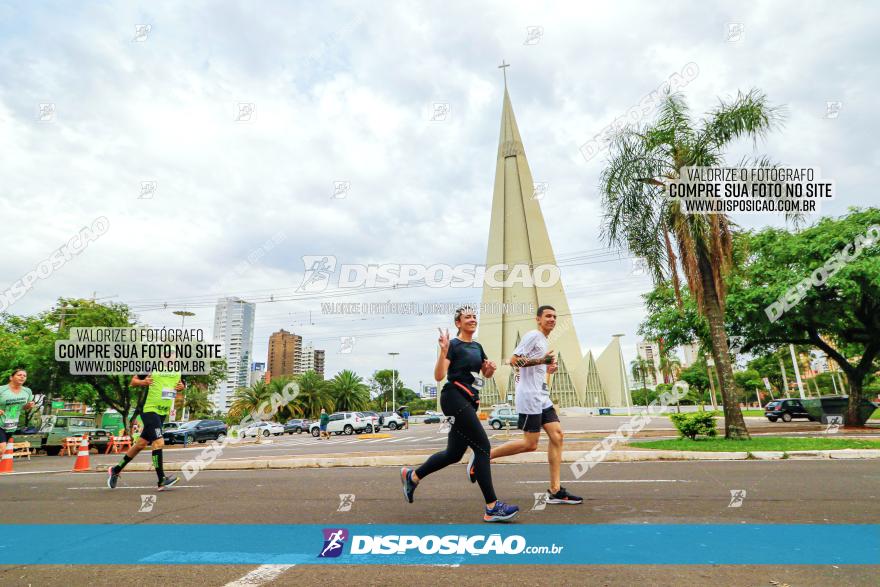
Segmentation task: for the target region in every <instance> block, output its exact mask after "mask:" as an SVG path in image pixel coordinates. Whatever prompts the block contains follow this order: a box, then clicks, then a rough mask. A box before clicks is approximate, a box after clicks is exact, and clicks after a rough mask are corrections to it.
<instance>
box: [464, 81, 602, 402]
mask: <svg viewBox="0 0 880 587" xmlns="http://www.w3.org/2000/svg"><path fill="white" fill-rule="evenodd" d="M534 194H535V187H534V181H533V179H532V172H531V170H530V169H529V162H528V160H527V159H526V153H525V149H524V148H523V142H522V138H521V137H520V134H519V128H518V127H517V124H516V117H514V115H513V106H512V105H511V103H510V95H509V94H508V92H507V83H506V81H505V87H504V103H503V106H502V109H501V133H500V136H499V138H498V157H497V162H496V166H495V188H494V193H493V197H492V214H491V223H490V226H489V246H488V252H487V253H486V267H487V274H488V272H489V270H490V269H491V268H492V267H493V266H499V265H507V269H506V270H505V271H498V272H497V273H495V274H494V275H493V276H490V277H492V278H494V279H495V280H496V281H498V282H503V281H505V280H508V279H510V283H509V284H508V285H507V286H503V287H493V286H491V285H490V284H489V280H488V279H487V283H485V284H484V285H483V298H482V301H483V307H482V311H481V312H480V326H479V328H480V331H479V340H480V344H482V345H483V348H484V349H485V350H486V354H487V355H488V356H489V358H490V359H491V360H493V361H495V362H496V363H498V366H499V368H498V371H496V373H495V376H494V382H493V384H492V385H490V386H487V389H486V390H484V397H485V401H484V402H483V405H485V406H489V405H491V404H492V403H498V401H500V402H505V401H507V399H508V397H507V396H508V394H513V393H514V390H513V386H512V385H511V383H510V382H511V381H512V377H511V368H510V367H509V366H507V365H502V363H503V361H506V360H507V359H509V358H510V356H511V355H512V354H513V350H514V349H515V348H516V344H517V341H518V340H519V339H520V338H521V337H522V336H523V335H524V334H525V333H526V332H528V331H529V330H534V329H535V328H536V323H535V314H534V312H525V313H522V308H527V307H528V306H529V305H530V304H531V306H532V307H533V308H535V309H537V308H538V306H542V305H550V306H553V307H554V308H555V309H556V314H557V316H558V318H557V324H556V328H555V330H554V331H553V333H552V334H551V336H550V348H551V349H553V350H555V351H556V355H557V357H559V358H560V369H559V374H558V375H557V376H556V377H554V378H553V381H552V382H551V394H552V395H553V397H554V401H559V402H560V403H559V404H558V405H560V406H561V407H568V406H570V405H583V404H584V398H585V392H586V387H587V385H586V384H587V372H586V363H585V361H584V360H583V353H582V352H581V348H580V344H579V342H578V338H577V334H576V332H575V329H574V322H573V320H572V316H571V311H570V309H569V307H568V300H567V299H566V296H565V291H564V290H563V287H562V283H561V281H558V280H556V281H551V282H550V284H549V285H542V284H541V283H540V282H538V281H536V283H535V284H528V285H524V284H523V280H522V279H518V278H516V276H517V275H518V274H521V273H519V272H521V271H522V269H521V268H522V267H523V266H524V267H526V268H527V271H528V273H529V274H531V273H532V271H533V270H534V268H536V267H538V266H541V265H549V266H552V267H553V268H555V266H556V257H555V256H554V255H553V248H552V246H551V245H550V237H549V236H548V234H547V227H546V225H545V224H544V215H543V214H542V213H541V207H540V205H539V204H538V201H537V200H536V199H535V197H534ZM517 267H520V268H519V269H517ZM546 276H547V273H544V277H546ZM517 306H519V308H517ZM505 307H507V308H513V309H517V310H518V311H519V312H520V313H508V312H505V311H503V310H502V308H505ZM554 383H555V384H556V385H554ZM554 387H556V388H557V389H554ZM489 390H492V392H495V391H496V390H497V397H489V396H488V395H486V392H487V391H489ZM492 395H494V393H493V394H492Z"/></svg>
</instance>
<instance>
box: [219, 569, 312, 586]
mask: <svg viewBox="0 0 880 587" xmlns="http://www.w3.org/2000/svg"><path fill="white" fill-rule="evenodd" d="M294 566H296V565H260V566H259V567H257V568H256V569H254V570H253V571H251V572H250V573H248V574H247V575H245V576H244V577H242V578H240V579H238V580H236V581H232V582H231V583H227V584H226V585H225V587H257V586H258V585H263V584H264V583H268V582H270V581H274V580H275V579H277V578H278V577H279V576H280V575H281V574H282V573H283V572H284V571H286V570H287V569H289V568H291V567H294Z"/></svg>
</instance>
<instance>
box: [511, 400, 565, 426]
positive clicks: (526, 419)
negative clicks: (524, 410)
mask: <svg viewBox="0 0 880 587" xmlns="http://www.w3.org/2000/svg"><path fill="white" fill-rule="evenodd" d="M550 422H559V416H558V415H556V409H555V408H554V407H553V406H550V407H549V408H544V411H543V412H541V413H540V414H520V415H519V422H517V423H516V427H517V428H519V429H520V430H522V431H523V432H540V431H541V428H542V427H543V426H544V424H548V423H550Z"/></svg>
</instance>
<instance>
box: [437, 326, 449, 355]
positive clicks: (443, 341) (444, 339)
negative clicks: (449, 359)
mask: <svg viewBox="0 0 880 587" xmlns="http://www.w3.org/2000/svg"><path fill="white" fill-rule="evenodd" d="M437 330H438V331H439V332H440V338H438V339H437V343H438V344H439V345H440V350H441V351H443V354H444V355H445V354H446V352H447V351H448V350H449V329H448V328H447V329H446V332H443V330H442V329H441V328H438V329H437Z"/></svg>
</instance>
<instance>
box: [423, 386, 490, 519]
mask: <svg viewBox="0 0 880 587" xmlns="http://www.w3.org/2000/svg"><path fill="white" fill-rule="evenodd" d="M440 408H441V409H442V410H443V414H444V415H446V416H452V417H453V418H455V421H454V422H453V423H452V430H450V431H449V439H448V441H447V444H446V450H442V451H440V452H438V453H434V454H432V455H431V456H430V457H429V458H428V460H427V461H425V462H424V463H423V464H422V466H421V467H419V468H418V469H416V475H417V476H418V477H419V479H424V478H425V477H427V476H428V475H430V474H431V473H433V472H435V471H439V470H440V469H442V468H444V467H447V466H449V465H452V464H454V463H457V462H459V461H461V458H462V457H463V456H464V453H465V451H466V450H467V447H471V449H472V450H473V451H474V454H475V455H476V459H475V461H474V469H475V470H476V474H477V483H478V484H479V485H480V490H481V491H482V492H483V498H484V499H485V500H486V503H492V502H493V501H495V499H496V498H495V489H494V488H493V487H492V472H491V470H490V468H489V450H490V448H491V447H490V445H489V437H488V436H486V431H485V430H484V429H483V425H482V424H481V423H480V419H479V418H478V417H477V410H476V406H475V405H474V404H473V403H471V401H470V399H468V398H467V397H466V396H465V392H464V391H463V390H460V389H458V388H457V387H456V386H455V385H454V384H452V383H447V384H446V385H444V386H443V390H442V391H441V392H440Z"/></svg>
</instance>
